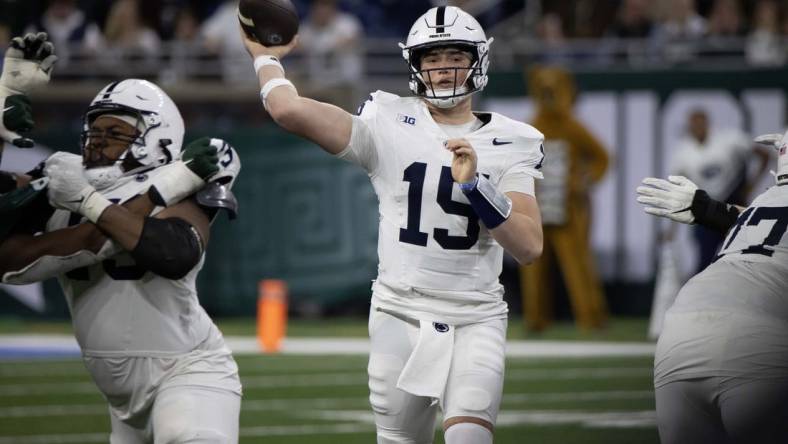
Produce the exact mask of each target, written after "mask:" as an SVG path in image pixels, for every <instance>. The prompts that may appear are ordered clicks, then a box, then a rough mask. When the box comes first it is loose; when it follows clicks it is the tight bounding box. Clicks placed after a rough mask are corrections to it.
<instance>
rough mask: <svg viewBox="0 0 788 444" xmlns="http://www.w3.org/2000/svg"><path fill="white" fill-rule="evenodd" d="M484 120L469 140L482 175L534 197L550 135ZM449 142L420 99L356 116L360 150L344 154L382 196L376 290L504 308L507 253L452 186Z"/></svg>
mask: <svg viewBox="0 0 788 444" xmlns="http://www.w3.org/2000/svg"><path fill="white" fill-rule="evenodd" d="M477 117H478V118H479V119H481V120H482V122H484V125H483V126H482V127H481V128H479V129H477V130H475V131H472V132H470V133H468V134H467V135H465V139H467V140H468V141H469V142H470V144H471V145H472V146H473V147H474V149H475V150H476V152H477V155H478V159H479V160H478V171H479V173H480V174H484V175H486V176H488V178H489V180H490V181H491V182H492V183H493V184H494V185H495V186H497V187H498V189H499V190H500V191H502V192H511V191H516V192H521V193H526V194H530V195H533V194H534V191H533V189H534V181H533V179H534V178H541V177H542V174H541V172H540V171H539V168H540V164H541V161H542V158H543V153H542V150H541V144H542V140H543V136H542V134H541V133H540V132H539V131H537V130H536V129H535V128H533V127H531V126H530V125H527V124H525V123H522V122H517V121H514V120H511V119H509V118H507V117H504V116H502V115H500V114H495V113H479V114H477ZM449 138H450V137H449V136H447V135H446V133H445V132H444V131H443V130H442V129H441V128H440V127H439V126H438V125H437V124H436V123H435V121H434V120H433V119H432V116H431V115H430V112H429V110H428V108H427V106H426V105H425V103H424V102H423V100H422V99H420V98H418V97H408V98H402V97H399V96H396V95H393V94H389V93H385V92H381V91H378V92H376V93H373V94H372V95H371V97H370V100H368V101H367V102H366V103H365V104H364V105H363V107H362V109H361V110H360V113H359V116H358V117H354V123H353V135H352V137H351V143H350V145H349V146H348V148H347V149H345V150H344V151H343V152H342V153H340V154H339V155H338V156H339V157H340V158H343V159H345V160H348V161H350V162H353V163H356V164H358V165H360V166H362V167H363V168H364V169H365V170H366V171H367V173H368V175H369V176H370V179H371V180H372V185H373V187H374V189H375V192H376V194H377V196H378V201H379V213H380V227H379V231H378V257H379V260H380V263H379V266H378V279H377V283H376V285H377V284H382V285H383V286H385V287H386V289H388V290H391V291H390V292H387V293H392V294H393V293H399V294H403V292H417V293H418V294H421V295H423V296H425V297H427V298H432V299H436V298H437V299H444V300H446V299H450V300H454V301H457V303H458V304H460V303H468V302H490V301H495V302H501V301H502V295H503V287H502V286H501V284H500V282H499V281H498V276H499V275H500V273H501V266H502V260H503V248H502V247H501V246H500V245H499V244H498V243H497V242H496V241H495V239H493V237H492V235H491V234H490V232H489V231H488V230H487V229H486V228H485V227H484V226H483V225H482V224H481V223H480V222H479V220H478V217H477V216H476V213H475V212H474V210H473V209H472V208H471V206H470V204H469V203H468V200H467V199H466V197H465V196H464V195H463V193H462V191H461V190H460V189H459V186H457V185H456V184H455V183H454V180H453V179H452V175H451V162H452V154H451V152H449V151H448V150H446V149H445V148H444V142H445V141H446V140H447V139H449ZM427 305H430V307H431V308H430V307H427V308H426V310H428V311H433V312H439V311H440V310H441V308H439V306H437V305H433V304H427ZM505 313H506V309H505V304H504V305H503V314H504V315H505Z"/></svg>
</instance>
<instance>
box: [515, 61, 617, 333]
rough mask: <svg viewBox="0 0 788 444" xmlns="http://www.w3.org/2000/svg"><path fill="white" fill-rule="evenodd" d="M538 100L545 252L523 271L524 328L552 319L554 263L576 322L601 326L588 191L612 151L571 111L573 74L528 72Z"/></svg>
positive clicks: (532, 92)
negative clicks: (590, 232)
mask: <svg viewBox="0 0 788 444" xmlns="http://www.w3.org/2000/svg"><path fill="white" fill-rule="evenodd" d="M527 80H528V86H529V92H530V95H531V97H532V98H533V99H534V101H535V103H536V105H537V112H536V117H535V119H534V120H533V122H531V124H532V125H533V126H535V127H536V128H537V129H539V130H540V131H541V132H542V133H544V136H545V141H544V153H545V161H544V164H543V165H542V171H543V173H544V177H545V179H544V180H542V181H538V182H539V183H537V192H536V197H537V199H538V201H539V207H540V208H541V211H542V223H543V225H544V227H543V230H544V252H543V254H542V257H541V258H540V259H538V260H537V261H536V262H534V263H533V264H531V265H529V266H524V267H521V268H520V277H521V281H522V296H523V311H524V319H525V323H526V327H527V328H528V329H529V330H531V331H541V330H543V329H545V328H546V327H547V326H548V324H549V323H550V320H551V312H552V299H553V288H552V287H553V285H552V284H553V282H551V279H552V276H553V275H554V273H553V266H554V265H557V266H558V268H559V269H560V271H561V276H562V277H563V280H564V284H565V287H566V289H567V292H568V294H569V298H570V302H571V305H572V312H573V314H574V317H575V322H576V323H577V326H578V327H579V328H580V329H583V330H590V329H596V328H601V327H603V326H604V325H605V323H606V321H607V304H606V301H605V295H604V293H603V290H602V285H601V283H600V280H599V276H598V275H597V271H596V265H595V263H594V257H593V254H592V251H591V243H590V239H589V231H590V230H589V228H590V223H591V208H590V196H589V190H590V188H591V186H592V185H593V184H594V183H596V182H598V181H599V180H600V179H602V177H603V176H604V175H605V171H606V170H607V166H608V161H609V159H608V154H607V152H606V151H605V148H604V147H603V146H602V145H601V144H600V142H599V141H598V140H597V139H596V138H595V137H594V135H593V134H591V132H589V131H588V130H587V129H586V128H585V127H584V126H583V124H581V123H580V122H579V121H578V120H577V119H576V118H575V117H574V115H573V113H572V107H573V105H574V101H575V96H576V90H575V84H574V80H573V78H572V75H571V74H570V73H568V72H567V71H565V70H563V69H560V68H553V67H539V68H535V69H533V70H532V71H531V72H529V73H528V77H527Z"/></svg>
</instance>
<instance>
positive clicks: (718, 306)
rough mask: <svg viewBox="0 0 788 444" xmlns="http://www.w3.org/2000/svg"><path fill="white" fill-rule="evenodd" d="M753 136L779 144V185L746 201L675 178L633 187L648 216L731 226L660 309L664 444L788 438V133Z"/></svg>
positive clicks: (658, 380) (658, 386) (657, 378)
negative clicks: (712, 256)
mask: <svg viewBox="0 0 788 444" xmlns="http://www.w3.org/2000/svg"><path fill="white" fill-rule="evenodd" d="M756 141H761V142H765V143H768V144H773V145H774V146H775V147H776V148H777V150H778V152H779V160H778V170H777V184H776V185H775V186H773V187H771V188H769V189H768V190H766V191H765V192H763V193H762V194H760V195H759V196H757V197H756V198H755V200H754V201H753V202H752V203H751V204H750V206H749V207H747V208H746V209H742V208H739V207H735V206H733V205H727V204H724V203H722V202H718V201H715V200H712V199H711V198H710V197H709V195H708V194H706V192H705V191H703V190H700V189H698V188H697V186H696V185H695V184H694V183H693V182H691V181H689V180H688V179H686V178H684V177H681V176H671V177H669V178H668V180H663V179H655V178H648V179H645V180H644V185H643V186H641V187H639V188H638V194H639V197H638V201H639V202H641V203H643V204H644V205H647V207H646V212H648V213H650V214H654V215H657V216H663V217H668V218H670V219H673V220H675V221H678V222H682V223H698V224H701V225H704V226H707V227H709V228H712V229H715V230H717V231H719V232H723V233H724V232H726V231H728V234H727V236H726V238H725V240H724V242H723V244H722V249H721V251H720V253H719V255H718V256H717V259H716V261H715V262H714V263H712V264H711V265H710V266H709V267H707V268H706V269H705V270H704V271H702V272H701V273H699V274H697V275H696V276H695V277H693V278H692V279H690V281H689V282H687V284H686V285H684V287H683V288H682V289H681V291H680V292H679V295H678V297H677V298H676V302H675V303H674V304H673V306H672V307H671V308H670V310H668V312H667V314H666V315H665V323H664V327H663V332H662V335H661V336H660V338H659V342H658V343H657V351H656V357H655V360H654V387H655V390H656V404H657V420H658V426H659V434H660V438H661V440H662V442H663V443H666V444H679V443H782V442H785V441H786V439H788V422H786V421H785V419H786V412H788V236H786V235H785V233H786V228H788V192H787V191H788V189H786V187H788V153H786V150H788V132H786V133H785V134H784V135H783V136H782V137H780V135H779V134H777V135H769V136H765V137H761V138H759V139H756Z"/></svg>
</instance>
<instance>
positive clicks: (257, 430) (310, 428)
mask: <svg viewBox="0 0 788 444" xmlns="http://www.w3.org/2000/svg"><path fill="white" fill-rule="evenodd" d="M334 413H336V414H334ZM304 416H311V417H320V418H324V419H339V420H353V421H356V422H354V423H343V424H315V425H311V424H307V425H295V426H261V427H243V428H241V429H240V435H241V436H249V437H258V436H273V435H279V436H295V435H329V434H346V433H373V432H374V430H375V426H374V425H373V424H372V423H371V421H372V422H374V417H373V415H372V414H371V413H369V412H367V411H344V412H320V411H316V412H314V415H309V414H307V415H304ZM523 424H527V425H535V426H550V425H565V424H580V425H581V426H584V427H593V428H613V427H615V428H653V427H655V425H656V412H654V411H653V410H644V411H633V412H626V411H617V412H578V411H572V412H565V411H556V410H544V411H527V410H526V411H502V412H501V413H500V414H499V415H498V423H497V424H496V427H498V428H506V427H511V426H520V425H523ZM108 438H109V435H108V434H106V433H79V434H77V433H75V434H58V435H27V436H7V437H0V444H70V443H94V442H107V440H108Z"/></svg>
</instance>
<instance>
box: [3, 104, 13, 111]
mask: <svg viewBox="0 0 788 444" xmlns="http://www.w3.org/2000/svg"><path fill="white" fill-rule="evenodd" d="M12 109H14V105H11V106H9V107H8V108H3V112H6V111H11V110H12Z"/></svg>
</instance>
